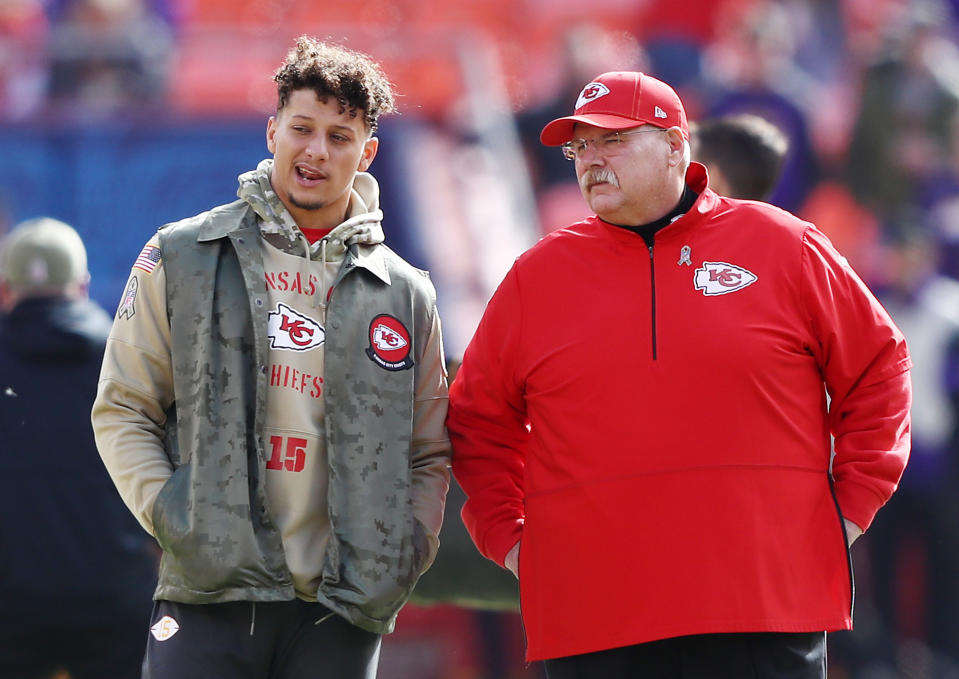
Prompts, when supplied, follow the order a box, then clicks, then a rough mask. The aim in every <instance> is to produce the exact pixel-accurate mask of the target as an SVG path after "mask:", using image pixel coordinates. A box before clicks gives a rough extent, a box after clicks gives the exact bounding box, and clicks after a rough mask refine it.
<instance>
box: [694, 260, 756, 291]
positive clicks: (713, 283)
mask: <svg viewBox="0 0 959 679" xmlns="http://www.w3.org/2000/svg"><path fill="white" fill-rule="evenodd" d="M757 280H759V277H758V276H757V275H756V274H754V273H753V272H752V271H747V270H746V269H744V268H742V267H741V266H736V265H735V264H727V263H726V262H703V265H702V266H701V267H700V268H698V269H696V271H695V277H694V279H693V283H694V285H695V286H696V289H697V290H702V291H703V294H704V295H706V296H707V297H712V296H713V295H725V294H727V293H730V292H736V291H737V290H742V289H743V288H745V287H746V286H748V285H752V284H753V283H755V282H756V281H757Z"/></svg>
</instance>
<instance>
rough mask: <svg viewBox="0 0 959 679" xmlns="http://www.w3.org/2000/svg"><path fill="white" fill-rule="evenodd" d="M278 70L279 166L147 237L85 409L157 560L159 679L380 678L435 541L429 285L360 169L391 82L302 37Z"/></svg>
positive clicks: (437, 471)
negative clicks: (399, 249)
mask: <svg viewBox="0 0 959 679" xmlns="http://www.w3.org/2000/svg"><path fill="white" fill-rule="evenodd" d="M274 81H275V82H276V86H277V110H276V115H275V116H273V117H271V118H270V119H269V121H268V122H267V126H266V142H267V148H268V149H269V151H270V152H271V153H272V154H273V157H272V158H269V159H266V160H263V161H261V162H260V164H259V165H258V167H257V168H256V169H255V170H252V171H250V172H246V173H244V174H242V175H240V177H239V189H238V191H237V195H238V196H239V200H237V201H234V202H233V203H230V204H227V205H221V206H219V207H215V208H213V209H212V210H210V211H208V212H204V213H202V214H200V215H197V216H195V217H192V218H189V219H185V220H182V221H180V222H176V223H174V224H170V225H167V226H165V227H162V228H161V229H160V230H159V231H158V232H157V234H156V235H155V236H154V237H153V238H151V239H150V241H149V242H148V243H147V244H146V246H145V247H144V249H143V251H142V252H141V254H140V256H139V257H138V258H137V259H136V261H135V263H134V264H133V268H132V270H131V272H130V276H129V279H128V283H127V288H126V292H125V293H124V295H123V298H122V301H121V304H120V307H119V309H118V311H117V314H116V317H115V320H114V325H113V330H112V333H111V336H110V339H109V341H108V343H107V350H106V355H105V357H104V361H103V370H102V373H101V378H100V389H99V392H98V396H97V400H96V403H95V405H94V409H93V424H94V430H95V433H96V439H97V445H98V446H99V449H100V454H101V456H102V458H103V460H104V462H105V464H106V466H107V468H108V469H109V470H110V473H111V475H112V477H113V479H114V482H115V483H116V484H117V487H118V489H119V490H120V495H121V496H122V497H123V499H124V500H125V502H126V503H127V505H128V506H129V508H130V509H131V510H132V511H133V513H134V515H135V516H136V518H137V519H138V520H139V521H140V524H141V525H142V526H143V527H144V528H145V529H146V530H147V531H149V532H150V533H151V534H152V535H154V536H155V537H156V539H157V541H158V542H159V544H160V547H161V548H162V550H163V556H162V560H161V563H160V576H159V585H158V587H157V590H156V593H155V594H154V598H155V600H156V603H155V606H154V612H153V617H152V621H151V622H152V626H151V628H150V635H149V637H148V643H147V651H146V675H145V676H147V677H149V678H150V679H189V678H191V677H193V678H196V679H207V678H208V677H232V678H234V679H237V678H239V677H249V678H250V679H265V678H266V677H272V678H274V679H306V678H307V677H309V678H310V679H315V678H316V677H329V678H330V679H361V678H362V679H369V678H371V677H373V676H374V675H375V674H376V669H377V664H378V659H379V651H380V643H381V635H382V634H385V633H389V632H391V631H392V630H393V627H394V624H395V620H396V615H397V613H398V611H399V610H400V608H401V607H402V606H403V604H404V603H405V602H406V600H407V598H408V597H409V595H410V592H411V591H412V589H413V587H414V585H415V584H416V581H417V579H418V578H419V576H420V575H421V574H422V573H423V572H424V571H425V570H426V569H427V568H428V567H429V565H430V564H431V562H432V561H433V558H434V556H435V554H436V550H437V548H438V545H439V540H438V534H439V530H440V525H441V523H442V518H443V509H444V501H445V497H446V492H447V488H448V483H449V470H448V466H449V440H448V438H447V434H446V429H445V427H444V420H445V417H446V405H447V381H446V370H445V366H444V359H443V347H442V334H441V329H440V320H439V316H438V314H437V310H436V298H435V291H434V289H433V286H432V284H431V283H430V281H429V278H428V276H427V275H426V274H425V273H424V272H422V271H420V270H418V269H414V268H413V267H412V266H410V265H409V264H407V263H406V262H405V261H403V260H402V259H400V258H399V257H398V256H397V255H396V254H395V253H393V252H392V250H390V249H389V248H387V247H386V246H385V245H384V244H383V241H384V233H383V224H382V220H383V212H382V210H381V209H380V207H379V185H378V183H377V181H376V179H375V178H374V177H373V175H371V174H369V173H368V172H367V169H368V168H369V167H370V165H371V163H372V162H373V159H374V158H375V157H376V153H377V149H378V148H379V139H378V138H377V137H376V136H375V133H376V131H377V126H378V120H379V116H380V115H381V114H386V113H390V112H392V111H394V95H393V91H392V86H391V85H390V83H389V81H388V80H387V78H386V76H385V74H384V73H383V72H382V70H381V69H380V67H379V65H378V64H376V63H375V62H373V61H372V60H371V59H370V58H369V57H367V56H366V55H364V54H360V53H358V52H353V51H351V50H347V49H345V48H342V47H339V46H336V45H330V44H326V43H322V42H319V41H317V40H315V39H312V38H308V37H306V36H304V37H301V38H299V39H298V40H297V42H296V45H295V47H294V48H293V49H292V50H290V52H289V53H288V54H287V56H286V59H285V60H284V61H283V63H282V65H281V66H280V68H279V69H278V70H277V71H276V73H275V75H274Z"/></svg>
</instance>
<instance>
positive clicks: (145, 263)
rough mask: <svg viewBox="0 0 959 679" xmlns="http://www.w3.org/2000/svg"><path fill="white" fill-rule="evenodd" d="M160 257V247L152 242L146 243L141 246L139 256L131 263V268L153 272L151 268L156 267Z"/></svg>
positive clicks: (161, 256)
mask: <svg viewBox="0 0 959 679" xmlns="http://www.w3.org/2000/svg"><path fill="white" fill-rule="evenodd" d="M162 258H163V255H162V254H161V253H160V248H158V247H157V246H156V245H153V244H152V243H147V244H146V245H145V246H143V250H141V251H140V256H139V257H137V261H135V262H134V263H133V268H134V269H139V270H140V271H146V272H147V273H153V270H154V269H155V268H157V264H159V263H160V260H161V259H162Z"/></svg>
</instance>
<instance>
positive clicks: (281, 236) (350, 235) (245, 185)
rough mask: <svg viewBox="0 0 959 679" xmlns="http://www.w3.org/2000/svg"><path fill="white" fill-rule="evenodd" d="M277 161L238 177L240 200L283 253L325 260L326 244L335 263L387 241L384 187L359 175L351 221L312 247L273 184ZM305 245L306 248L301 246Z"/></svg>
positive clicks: (366, 175) (349, 215) (262, 163)
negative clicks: (355, 250)
mask: <svg viewBox="0 0 959 679" xmlns="http://www.w3.org/2000/svg"><path fill="white" fill-rule="evenodd" d="M272 169H273V160H272V159H269V158H268V159H266V160H262V161H260V164H259V165H257V167H256V169H255V170H252V171H250V172H246V173H244V174H241V175H240V176H239V177H238V180H239V183H240V186H239V189H238V190H237V196H239V197H240V198H241V199H242V200H244V201H246V202H247V203H248V204H249V205H250V207H252V208H253V210H254V212H256V214H257V215H258V216H259V217H260V219H261V224H260V231H261V232H262V233H263V234H264V236H271V237H273V238H271V239H270V242H271V243H274V244H276V243H277V241H280V242H281V243H282V244H283V245H282V246H281V249H283V250H285V251H287V252H297V253H299V254H302V253H303V248H306V249H307V250H308V251H309V256H310V258H311V259H318V258H320V257H321V247H323V246H324V245H323V244H325V250H326V252H325V260H326V261H330V262H335V261H339V260H341V259H343V256H344V255H345V254H346V251H347V249H348V248H349V246H351V245H377V244H379V243H382V242H383V240H384V239H385V237H384V234H383V225H382V221H383V211H382V210H380V187H379V184H378V183H377V181H376V179H375V178H374V177H373V175H371V174H369V173H368V172H358V173H357V174H356V177H355V178H354V180H353V189H352V191H351V192H350V203H349V207H348V208H347V218H346V220H344V221H343V222H342V223H341V224H339V225H338V226H336V227H335V228H334V229H333V230H332V231H331V232H330V233H329V234H328V235H327V236H326V237H324V238H322V239H320V240H319V241H317V242H316V243H313V244H312V245H310V244H309V243H308V242H307V241H306V237H305V236H303V234H302V232H301V231H300V229H299V227H298V226H297V224H296V221H295V220H294V219H293V216H292V215H291V214H290V212H289V210H287V209H286V206H285V205H284V204H283V201H282V200H280V197H279V196H278V195H277V194H276V192H275V191H274V190H273V185H272V184H271V183H270V172H271V171H272ZM300 243H302V244H303V245H299V244H300Z"/></svg>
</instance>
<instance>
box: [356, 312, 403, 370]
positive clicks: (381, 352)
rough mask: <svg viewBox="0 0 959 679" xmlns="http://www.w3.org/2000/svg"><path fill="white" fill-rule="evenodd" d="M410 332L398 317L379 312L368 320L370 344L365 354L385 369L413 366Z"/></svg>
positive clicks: (400, 368) (401, 368)
mask: <svg viewBox="0 0 959 679" xmlns="http://www.w3.org/2000/svg"><path fill="white" fill-rule="evenodd" d="M410 349H412V345H411V343H410V333H409V330H407V329H406V326H404V325H403V324H402V323H401V322H400V321H399V319H396V318H393V317H392V316H389V315H387V314H381V315H379V316H377V317H376V318H374V319H373V320H372V321H371V322H370V346H369V347H367V349H366V355H367V356H369V357H370V360H371V361H373V362H374V363H376V364H377V365H378V366H380V367H381V368H385V369H386V370H406V369H408V368H412V367H413V359H412V358H410Z"/></svg>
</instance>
